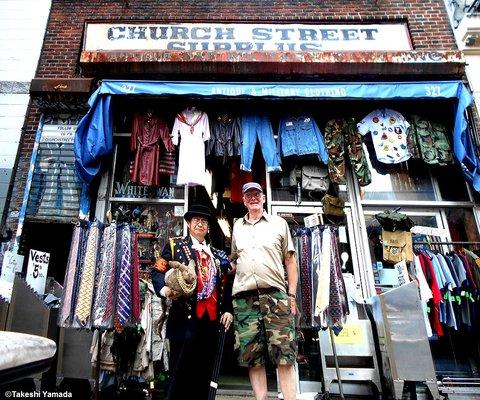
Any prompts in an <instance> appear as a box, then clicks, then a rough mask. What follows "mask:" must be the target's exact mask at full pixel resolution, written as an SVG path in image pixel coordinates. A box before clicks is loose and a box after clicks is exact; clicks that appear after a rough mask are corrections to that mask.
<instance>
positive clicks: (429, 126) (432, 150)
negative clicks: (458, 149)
mask: <svg viewBox="0 0 480 400" xmlns="http://www.w3.org/2000/svg"><path fill="white" fill-rule="evenodd" d="M410 121H411V127H410V130H411V132H412V136H413V137H414V139H416V141H417V143H418V146H419V148H420V155H421V158H422V159H423V161H424V162H425V163H427V164H431V165H450V164H453V162H454V159H453V151H452V147H451V145H450V143H449V141H448V139H447V129H446V128H445V125H443V124H440V123H438V122H433V121H429V120H426V119H425V118H422V117H419V116H418V115H412V117H411V119H410Z"/></svg>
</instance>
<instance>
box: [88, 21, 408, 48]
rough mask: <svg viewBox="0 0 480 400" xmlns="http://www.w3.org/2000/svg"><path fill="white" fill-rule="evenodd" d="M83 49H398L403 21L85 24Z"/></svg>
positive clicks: (404, 44)
mask: <svg viewBox="0 0 480 400" xmlns="http://www.w3.org/2000/svg"><path fill="white" fill-rule="evenodd" d="M83 50H84V51H119V50H162V51H220V52H229V51H259V52H262V51H265V52H266V51H299V52H311V51H339V50H341V51H403V50H412V46H411V41H410V37H409V34H408V29H407V26H406V25H405V24H368V25H367V24H349V25H343V24H328V25H309V24H207V23H185V24H150V23H147V24H132V23H115V24H112V23H87V26H86V34H85V45H84V49H83Z"/></svg>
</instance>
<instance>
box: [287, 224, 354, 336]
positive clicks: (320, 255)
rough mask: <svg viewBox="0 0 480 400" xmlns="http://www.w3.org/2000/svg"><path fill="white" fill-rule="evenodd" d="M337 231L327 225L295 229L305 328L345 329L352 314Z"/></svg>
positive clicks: (335, 330) (293, 230)
mask: <svg viewBox="0 0 480 400" xmlns="http://www.w3.org/2000/svg"><path fill="white" fill-rule="evenodd" d="M336 235H337V231H336V228H334V227H331V226H328V225H325V226H318V227H314V228H304V227H302V228H294V229H292V236H293V237H295V238H297V239H298V240H297V246H298V247H297V248H296V250H297V251H298V254H299V264H300V268H299V271H300V275H299V280H300V286H301V296H302V297H301V308H302V311H303V318H302V320H301V323H302V324H305V326H319V327H321V328H322V329H326V328H331V329H332V330H333V331H334V332H335V334H337V335H338V333H339V332H340V331H341V330H342V329H343V325H344V324H345V322H346V319H347V315H348V314H349V309H348V300H347V293H346V289H345V282H344V280H343V274H342V271H341V262H340V257H339V250H338V240H337V236H336Z"/></svg>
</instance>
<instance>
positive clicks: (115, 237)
mask: <svg viewBox="0 0 480 400" xmlns="http://www.w3.org/2000/svg"><path fill="white" fill-rule="evenodd" d="M136 235H138V233H137V232H136V231H135V230H133V229H132V228H131V227H130V226H129V225H128V224H126V223H122V224H117V223H116V222H115V221H113V222H112V223H110V224H108V225H105V224H103V223H101V222H98V221H95V222H87V221H81V222H79V223H77V224H76V226H75V228H74V231H73V235H72V244H71V247H70V253H69V257H68V262H67V268H66V273H65V280H64V290H63V295H62V301H61V307H60V313H59V319H58V325H59V326H61V327H63V328H81V329H101V330H109V329H113V328H115V329H116V330H117V331H121V330H122V329H123V328H124V327H125V326H127V324H131V323H133V324H135V323H136V322H137V321H138V318H139V316H140V297H139V279H138V251H137V247H136V246H137V240H136ZM96 282H97V284H96Z"/></svg>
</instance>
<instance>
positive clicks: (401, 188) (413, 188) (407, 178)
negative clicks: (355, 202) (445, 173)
mask: <svg viewBox="0 0 480 400" xmlns="http://www.w3.org/2000/svg"><path fill="white" fill-rule="evenodd" d="M370 171H371V173H372V183H371V184H370V185H368V186H364V187H362V188H361V196H362V200H425V201H428V200H435V192H434V186H433V182H432V179H431V177H430V173H429V170H428V167H427V166H426V165H425V164H424V163H423V161H418V160H409V161H407V162H403V163H400V164H381V163H379V162H376V164H373V167H372V168H371V169H370Z"/></svg>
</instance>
